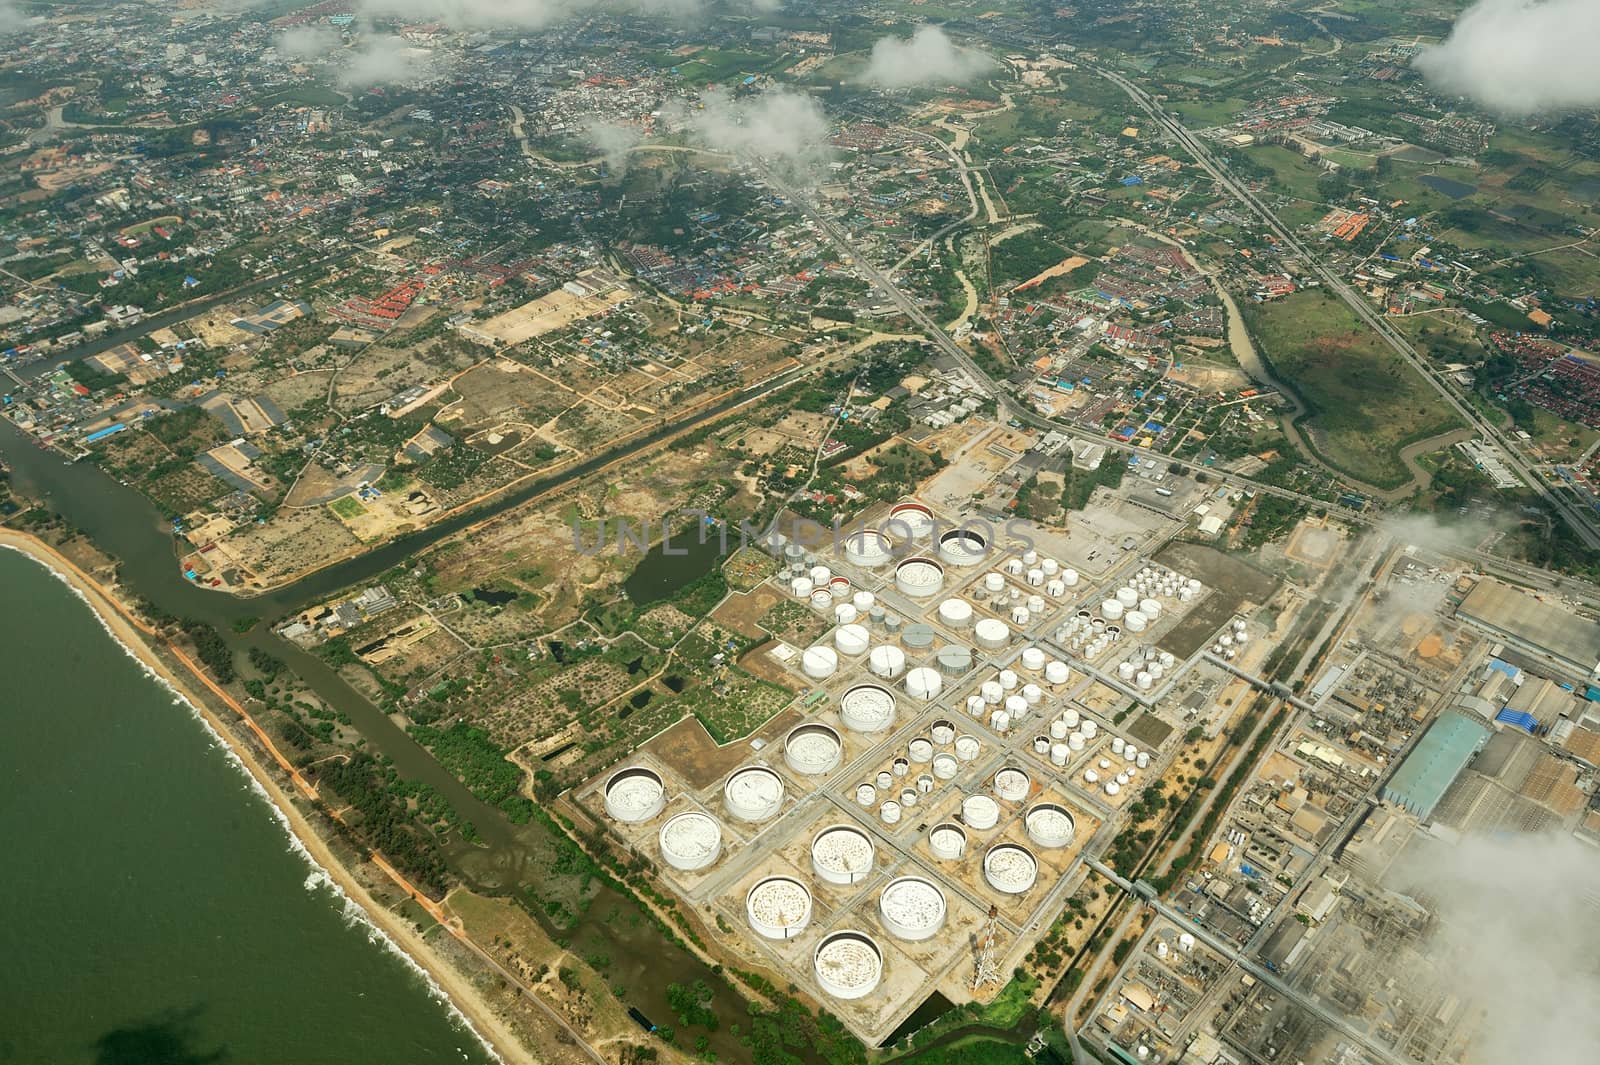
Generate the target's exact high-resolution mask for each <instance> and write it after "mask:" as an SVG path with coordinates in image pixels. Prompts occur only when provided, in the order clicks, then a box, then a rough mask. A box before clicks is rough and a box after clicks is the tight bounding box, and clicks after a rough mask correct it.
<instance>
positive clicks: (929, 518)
mask: <svg viewBox="0 0 1600 1065" xmlns="http://www.w3.org/2000/svg"><path fill="white" fill-rule="evenodd" d="M883 531H884V532H885V533H886V534H888V535H889V536H892V537H896V538H898V539H902V540H906V539H909V540H921V539H922V538H924V537H926V536H929V535H931V534H932V533H933V511H931V510H929V509H928V508H927V507H925V506H923V505H922V504H921V503H900V504H898V505H896V506H895V507H894V508H893V509H891V510H890V511H889V520H888V521H887V522H885V523H884V527H883Z"/></svg>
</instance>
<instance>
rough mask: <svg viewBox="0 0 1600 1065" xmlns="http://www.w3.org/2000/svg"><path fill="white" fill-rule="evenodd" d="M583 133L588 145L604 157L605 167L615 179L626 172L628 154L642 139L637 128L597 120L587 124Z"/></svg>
mask: <svg viewBox="0 0 1600 1065" xmlns="http://www.w3.org/2000/svg"><path fill="white" fill-rule="evenodd" d="M584 133H585V134H586V135H587V136H588V138H589V143H590V144H593V145H594V146H595V148H596V150H598V151H599V152H600V154H601V155H603V156H605V160H606V167H607V168H608V169H609V170H610V171H611V173H612V175H613V176H615V177H620V176H622V175H623V174H625V173H627V172H628V152H629V151H630V150H631V149H632V148H633V146H634V145H636V144H638V143H639V142H640V141H642V140H643V139H644V131H643V130H641V129H640V128H639V127H638V126H626V125H622V124H621V123H617V122H602V121H598V120H597V121H594V122H591V123H589V125H588V127H587V128H586V129H585V130H584Z"/></svg>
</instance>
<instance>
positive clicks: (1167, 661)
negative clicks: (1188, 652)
mask: <svg viewBox="0 0 1600 1065" xmlns="http://www.w3.org/2000/svg"><path fill="white" fill-rule="evenodd" d="M1157 661H1158V662H1160V663H1161V668H1162V669H1171V668H1172V667H1173V666H1175V665H1177V664H1178V657H1177V656H1176V655H1174V654H1173V653H1172V652H1171V651H1162V652H1161V655H1160V657H1159V658H1158V659H1157Z"/></svg>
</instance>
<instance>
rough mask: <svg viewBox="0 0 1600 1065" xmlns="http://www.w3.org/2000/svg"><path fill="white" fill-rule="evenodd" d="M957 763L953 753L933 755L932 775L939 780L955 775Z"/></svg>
mask: <svg viewBox="0 0 1600 1065" xmlns="http://www.w3.org/2000/svg"><path fill="white" fill-rule="evenodd" d="M958 764H959V763H957V762H956V758H955V755H952V754H936V755H934V756H933V775H934V776H936V777H938V778H939V779H940V780H949V779H950V778H951V777H953V776H955V775H956V769H957V767H958Z"/></svg>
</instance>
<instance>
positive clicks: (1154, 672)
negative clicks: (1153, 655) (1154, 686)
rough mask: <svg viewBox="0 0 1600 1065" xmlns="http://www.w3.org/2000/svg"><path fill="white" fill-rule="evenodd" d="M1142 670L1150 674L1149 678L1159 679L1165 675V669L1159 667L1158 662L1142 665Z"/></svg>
mask: <svg viewBox="0 0 1600 1065" xmlns="http://www.w3.org/2000/svg"><path fill="white" fill-rule="evenodd" d="M1144 671H1145V672H1146V673H1148V674H1150V679H1151V680H1160V679H1161V678H1162V677H1164V676H1166V673H1167V671H1166V670H1164V669H1162V668H1161V663H1160V662H1151V663H1150V664H1149V665H1147V666H1145V667H1144Z"/></svg>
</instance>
